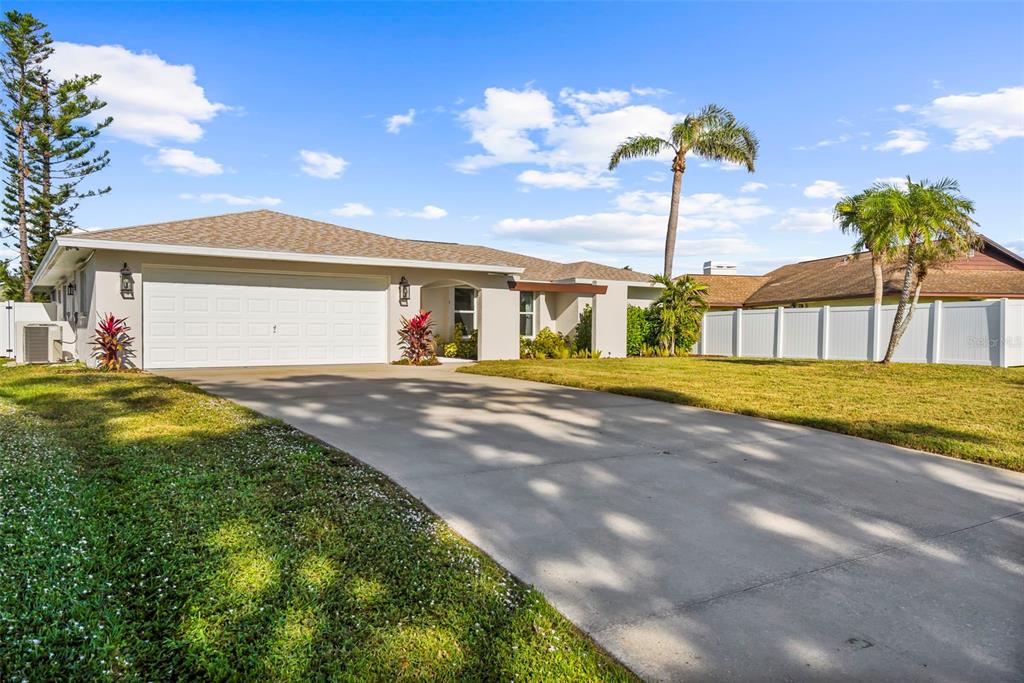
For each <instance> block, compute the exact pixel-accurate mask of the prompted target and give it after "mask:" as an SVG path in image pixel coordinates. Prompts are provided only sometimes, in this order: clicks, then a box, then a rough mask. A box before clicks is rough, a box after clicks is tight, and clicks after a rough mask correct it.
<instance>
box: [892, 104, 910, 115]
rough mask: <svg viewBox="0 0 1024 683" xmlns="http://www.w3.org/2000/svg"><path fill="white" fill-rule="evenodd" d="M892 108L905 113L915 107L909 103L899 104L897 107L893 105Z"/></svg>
mask: <svg viewBox="0 0 1024 683" xmlns="http://www.w3.org/2000/svg"><path fill="white" fill-rule="evenodd" d="M892 109H893V111H898V112H899V113H901V114H905V113H907V112H908V111H910V110H912V109H913V107H912V106H910V105H909V104H897V105H896V106H895V107H893V108H892Z"/></svg>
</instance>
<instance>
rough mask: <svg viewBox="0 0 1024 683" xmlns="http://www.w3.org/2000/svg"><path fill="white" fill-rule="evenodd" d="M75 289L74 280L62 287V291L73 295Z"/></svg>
mask: <svg viewBox="0 0 1024 683" xmlns="http://www.w3.org/2000/svg"><path fill="white" fill-rule="evenodd" d="M75 290H76V287H75V283H74V282H69V283H68V284H67V286H66V287H65V288H64V291H65V292H66V293H67V295H68V296H74V295H75Z"/></svg>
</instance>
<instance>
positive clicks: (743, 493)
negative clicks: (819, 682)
mask: <svg viewBox="0 0 1024 683" xmlns="http://www.w3.org/2000/svg"><path fill="white" fill-rule="evenodd" d="M166 374H168V375H169V376H171V377H175V378H178V379H184V380H188V381H191V382H195V383H196V384H198V385H200V386H201V387H203V388H205V389H207V390H209V391H212V392H214V393H217V394H220V395H222V396H226V397H228V398H231V399H234V400H236V401H238V402H240V403H242V404H245V405H247V406H250V407H252V408H254V409H256V410H258V411H260V412H262V413H265V414H267V415H272V416H274V417H278V418H281V419H283V420H285V421H287V422H289V423H291V424H293V425H295V426H296V427H298V428H299V429H302V430H304V431H306V432H308V433H310V434H313V435H315V436H317V437H319V438H321V439H323V440H325V441H328V442H330V443H332V444H334V445H336V446H337V447H338V448H340V449H343V450H345V451H348V452H349V453H351V454H353V455H354V456H356V457H358V458H359V459H361V460H363V461H365V462H367V463H369V464H370V465H372V466H374V467H376V468H378V469H379V470H381V471H383V472H385V473H387V474H388V475H389V476H391V477H392V478H393V479H395V480H396V481H398V482H399V483H400V484H401V485H403V486H405V487H406V488H408V489H409V491H411V492H412V493H413V494H414V495H416V496H417V497H419V498H420V499H422V500H423V501H424V502H425V503H426V504H427V505H429V506H430V507H431V508H432V509H433V510H435V511H436V512H437V513H438V514H440V515H441V516H443V517H444V518H445V519H446V520H448V522H449V523H450V524H451V525H452V526H453V527H454V528H455V529H456V530H457V531H459V533H461V534H463V535H464V536H465V537H466V538H468V539H469V540H471V541H472V542H473V543H475V544H477V545H478V546H480V547H481V548H482V549H483V550H485V551H486V552H487V553H489V554H490V555H491V556H493V557H494V558H495V559H496V560H498V561H499V562H501V563H502V564H503V565H504V566H505V567H507V568H508V569H509V570H511V571H512V572H513V573H514V574H515V575H516V576H518V577H520V578H521V579H523V580H524V581H526V582H528V583H532V584H534V585H536V586H537V587H538V588H539V589H540V590H541V591H543V592H544V594H545V595H546V596H547V597H548V598H549V599H550V600H551V602H552V603H553V604H554V605H555V606H556V607H557V608H558V609H559V610H561V611H562V613H563V614H565V615H566V616H567V617H569V618H570V619H571V620H573V621H574V622H575V623H576V624H578V625H579V626H580V627H581V628H582V629H583V630H585V631H587V632H588V633H590V634H591V635H592V636H593V637H594V638H595V640H596V641H597V642H598V643H600V644H601V645H602V646H604V647H605V648H607V649H608V650H609V651H611V652H612V653H614V654H615V655H616V656H618V657H619V658H620V659H621V660H622V661H623V662H625V663H626V664H627V665H628V666H630V667H631V668H633V669H634V670H635V671H637V672H638V673H639V674H641V675H642V676H644V677H646V678H649V679H688V680H705V679H725V680H755V679H756V680H797V679H862V680H863V679H872V680H936V681H966V680H970V681H983V680H991V681H996V680H1002V681H1006V680H1011V679H1014V680H1021V679H1022V677H1024V476H1022V475H1020V474H1015V473H1011V472H1006V471H1002V470H997V469H993V468H989V467H984V466H980V465H974V464H970V463H966V462H960V461H957V460H952V459H948V458H943V457H939V456H934V455H927V454H924V453H918V452H915V451H910V450H905V449H900V448H895V447H892V446H886V445H882V444H877V443H873V442H870V441H864V440H861V439H855V438H851V437H844V436H839V435H835V434H830V433H826V432H820V431H816V430H813V429H806V428H803V427H797V426H793V425H785V424H780V423H774V422H769V421H764V420H757V419H753V418H747V417H741V416H736V415H728V414H721V413H715V412H710V411H706V410H700V409H695V408H686V407H681V406H673V405H669V404H664V403H657V402H653V401H646V400H642V399H634V398H628V397H623V396H615V395H611V394H603V393H595V392H589V391H581V390H575V389H568V388H564V387H556V386H549V385H543V384H534V383H529V382H522V381H517V380H507V379H499V378H489V377H478V376H472V375H464V374H457V373H454V372H452V371H451V369H450V367H440V368H404V367H392V366H373V367H369V366H335V367H305V368H258V369H232V370H187V371H185V370H183V371H175V372H168V373H166ZM894 419H898V417H894ZM949 429H951V430H955V429H956V425H954V424H951V425H949Z"/></svg>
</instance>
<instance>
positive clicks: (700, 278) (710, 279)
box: [690, 275, 768, 306]
mask: <svg viewBox="0 0 1024 683" xmlns="http://www.w3.org/2000/svg"><path fill="white" fill-rule="evenodd" d="M690 277H692V278H693V279H694V280H696V281H697V282H703V283H704V284H706V285H707V286H708V304H710V305H711V306H742V305H743V304H744V303H745V302H746V301H747V299H748V298H749V297H750V295H751V294H753V293H754V292H756V291H757V290H758V289H760V288H761V286H762V285H763V284H765V283H766V282H768V276H767V275H691V276H690Z"/></svg>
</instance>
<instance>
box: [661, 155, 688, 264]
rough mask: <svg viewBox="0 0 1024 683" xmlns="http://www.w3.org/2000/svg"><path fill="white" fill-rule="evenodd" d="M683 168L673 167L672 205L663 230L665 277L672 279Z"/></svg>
mask: <svg viewBox="0 0 1024 683" xmlns="http://www.w3.org/2000/svg"><path fill="white" fill-rule="evenodd" d="M684 170H685V166H683V165H678V166H673V169H672V203H671V205H669V209H668V229H666V230H665V277H667V278H671V277H672V259H673V257H674V256H675V253H676V231H677V230H678V228H679V189H680V188H681V187H682V185H683V171H684Z"/></svg>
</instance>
